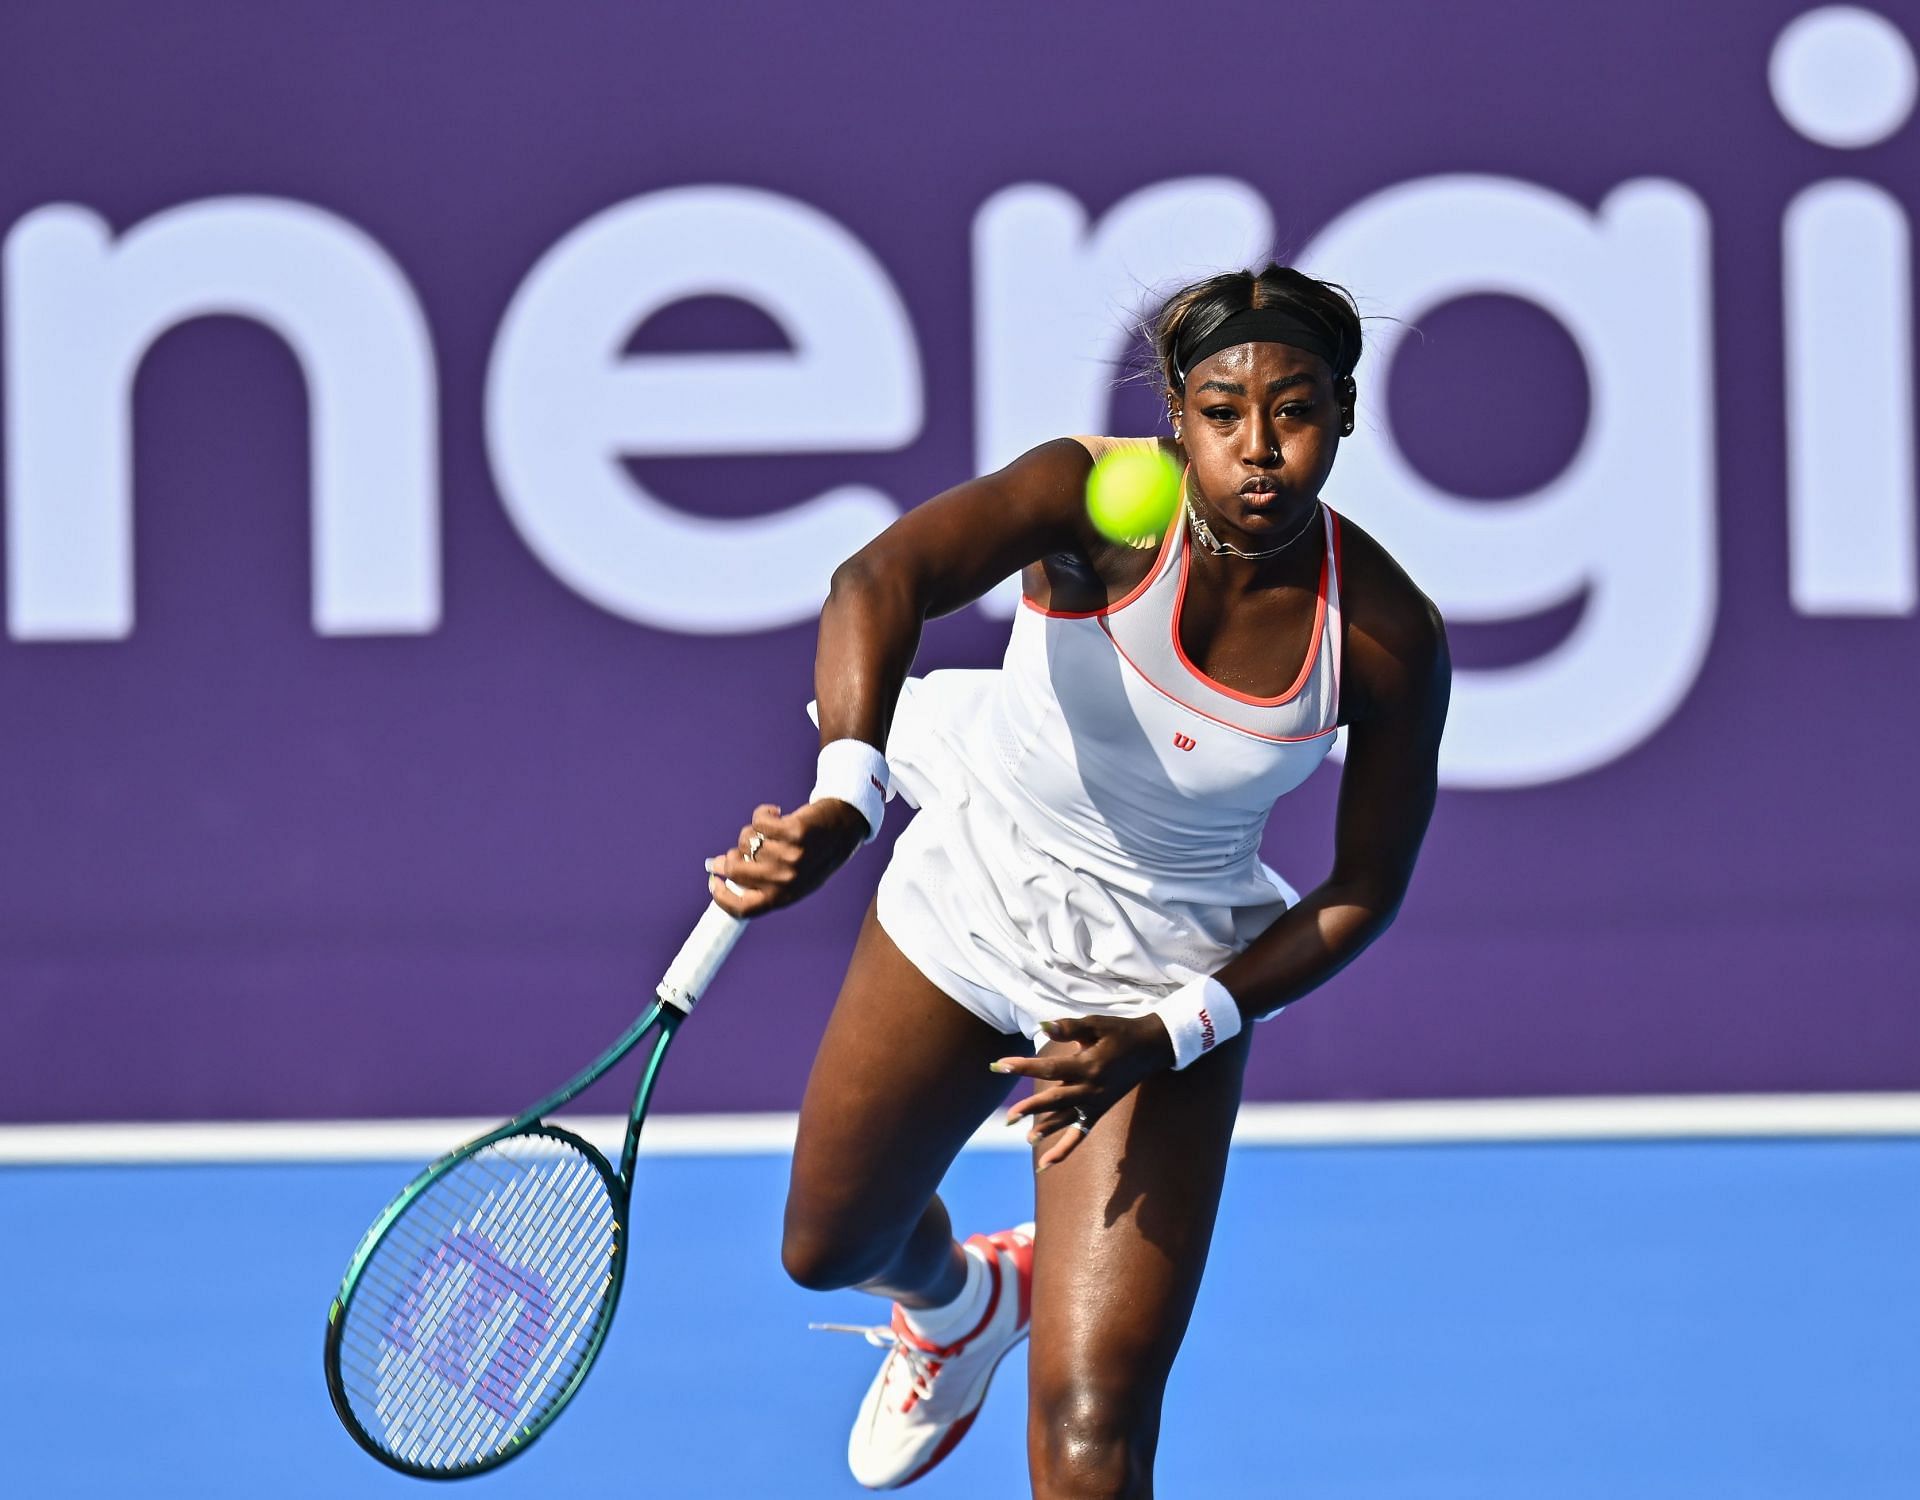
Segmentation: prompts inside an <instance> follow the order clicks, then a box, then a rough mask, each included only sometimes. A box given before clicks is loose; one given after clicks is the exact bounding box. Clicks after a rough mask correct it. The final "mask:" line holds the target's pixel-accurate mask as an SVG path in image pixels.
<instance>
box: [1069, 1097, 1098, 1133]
mask: <svg viewBox="0 0 1920 1500" xmlns="http://www.w3.org/2000/svg"><path fill="white" fill-rule="evenodd" d="M1073 1128H1074V1129H1075V1130H1077V1131H1079V1132H1080V1133H1081V1134H1082V1135H1085V1134H1086V1133H1087V1132H1088V1131H1090V1130H1092V1129H1093V1121H1091V1120H1089V1119H1088V1118H1087V1112H1086V1111H1085V1110H1084V1109H1082V1108H1080V1106H1079V1105H1077V1104H1076V1105H1075V1106H1074V1107H1073Z"/></svg>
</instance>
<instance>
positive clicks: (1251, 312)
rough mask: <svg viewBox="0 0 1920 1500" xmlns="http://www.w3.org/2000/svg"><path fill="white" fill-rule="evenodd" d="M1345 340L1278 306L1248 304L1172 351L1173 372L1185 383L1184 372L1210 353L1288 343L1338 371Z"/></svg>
mask: <svg viewBox="0 0 1920 1500" xmlns="http://www.w3.org/2000/svg"><path fill="white" fill-rule="evenodd" d="M1343 342H1344V340H1336V339H1331V338H1328V337H1327V334H1326V331H1325V330H1324V329H1321V328H1316V327H1315V326H1314V325H1313V324H1311V323H1308V322H1306V321H1304V320H1303V319H1300V318H1297V317H1295V316H1294V315H1293V314H1292V313H1290V312H1287V311H1286V310H1284V309H1283V308H1278V307H1250V308H1247V309H1246V310H1245V311H1243V312H1237V313H1230V314H1229V315H1228V316H1227V317H1225V318H1223V319H1222V320H1221V321H1220V322H1219V323H1218V324H1217V325H1216V326H1215V327H1214V329H1213V331H1212V332H1210V333H1207V334H1203V335H1202V336H1201V337H1200V338H1197V339H1195V340H1194V341H1193V343H1192V344H1191V345H1190V346H1189V345H1187V344H1184V343H1183V344H1181V345H1179V346H1178V347H1177V348H1175V350H1174V352H1173V371H1174V374H1175V375H1176V376H1178V377H1179V380H1180V383H1181V384H1182V385H1185V384H1186V383H1187V371H1189V370H1191V369H1192V368H1193V367H1194V366H1195V365H1197V364H1199V363H1200V361H1201V360H1203V359H1205V358H1206V357H1207V356H1208V355H1210V354H1218V353H1219V352H1220V351H1221V350H1222V349H1231V348H1233V346H1234V345H1235V344H1287V345H1290V346H1291V347H1293V348H1295V349H1304V350H1306V351H1307V353H1309V354H1317V355H1319V356H1320V357H1321V358H1322V359H1324V360H1325V361H1326V362H1327V363H1328V364H1330V365H1332V366H1333V367H1334V369H1335V370H1336V371H1337V370H1338V369H1339V368H1340V359H1339V355H1340V344H1341V343H1343Z"/></svg>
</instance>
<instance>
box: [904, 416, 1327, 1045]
mask: <svg viewBox="0 0 1920 1500" xmlns="http://www.w3.org/2000/svg"><path fill="white" fill-rule="evenodd" d="M1081 441H1082V442H1084V443H1086V444H1087V446H1088V447H1089V448H1093V447H1094V444H1095V443H1096V442H1101V443H1102V445H1103V446H1105V445H1106V444H1110V443H1112V442H1113V441H1114V440H1111V439H1109V440H1091V439H1082V440H1081ZM1138 441H1151V440H1150V439H1141V440H1138ZM1321 517H1322V525H1321V529H1322V545H1323V549H1324V550H1323V555H1322V560H1321V566H1320V583H1319V589H1318V604H1317V607H1316V609H1315V615H1314V625H1313V639H1312V642H1311V643H1310V645H1309V646H1308V649H1307V652H1306V657H1305V661H1304V663H1303V665H1302V667H1301V670H1300V674H1299V677H1298V679H1297V680H1296V681H1295V682H1294V683H1293V684H1292V685H1291V686H1290V687H1289V688H1288V690H1287V691H1286V692H1285V693H1282V694H1281V695H1279V696H1278V697H1275V698H1256V697H1253V696H1251V695H1249V694H1246V693H1241V692H1238V691H1236V690H1235V689H1233V688H1229V687H1226V686H1224V685H1222V684H1220V683H1218V682H1215V681H1214V680H1213V679H1212V678H1210V677H1208V676H1207V675H1206V674H1205V673H1204V672H1202V671H1200V670H1199V668H1197V667H1196V666H1195V665H1194V664H1193V663H1192V662H1191V661H1190V660H1189V659H1188V658H1187V655H1186V653H1185V651H1183V650H1182V649H1181V646H1180V631H1179V624H1180V606H1181V601H1182V600H1183V598H1184V597H1185V594H1186V589H1187V584H1188V574H1189V558H1190V547H1191V542H1190V539H1189V536H1188V530H1187V527H1186V525H1185V524H1184V523H1183V522H1182V521H1176V523H1175V524H1174V525H1173V526H1172V527H1171V528H1169V530H1168V532H1167V535H1166V537H1165V539H1164V541H1163V542H1162V544H1161V547H1160V551H1159V554H1158V556H1157V558H1156V559H1155V562H1154V565H1153V567H1152V569H1151V570H1150V571H1149V573H1148V574H1147V576H1146V578H1145V579H1143V580H1142V581H1141V582H1140V584H1139V585H1138V586H1137V587H1135V588H1134V589H1133V590H1132V591H1131V592H1130V593H1128V594H1127V595H1126V597H1125V598H1123V599H1120V600H1118V601H1116V602H1115V603H1113V604H1111V605H1109V606H1108V607H1107V608H1105V609H1101V610H1094V611H1089V612H1086V613H1069V612H1062V611H1057V610H1048V609H1042V608H1041V607H1039V606H1038V605H1035V604H1034V603H1033V602H1032V601H1030V600H1023V602H1022V607H1021V609H1020V610H1019V612H1018V614H1017V616H1016V617H1015V620H1014V623H1013V631H1012V635H1011V638H1010V639H1009V641H1008V643H1007V652H1006V657H1005V660H1004V662H1003V664H1002V666H1001V667H1000V669H999V670H998V671H987V672H934V673H931V674H929V675H928V676H927V677H926V678H925V679H916V680H915V681H913V682H910V683H909V684H908V689H907V692H906V693H905V694H904V695H903V698H902V701H901V704H900V706H899V709H898V711H897V713H896V716H895V722H894V728H893V731H892V734H891V735H890V737H889V740H888V744H887V759H888V762H889V763H890V765H891V767H892V770H893V780H894V785H895V787H896V789H897V790H898V791H899V792H900V794H901V795H903V796H904V797H905V798H906V799H907V800H908V801H910V802H912V803H913V804H914V805H916V806H918V807H920V808H921V809H922V811H921V814H920V816H919V817H918V818H916V819H915V821H914V823H913V824H912V825H911V826H910V827H909V828H908V830H907V832H906V833H905V834H904V835H903V836H902V838H901V840H900V843H899V845H898V846H897V847H896V850H895V856H894V861H893V863H892V865H890V866H889V868H888V871H887V874H886V876H885V877H884V879H883V881H882V884H881V889H880V896H879V901H880V919H881V922H882V925H883V926H885V927H886V929H887V932H888V934H889V935H890V936H891V937H893V939H894V941H895V943H896V944H897V945H898V946H899V947H900V948H901V949H902V951H903V952H905V953H906V954H907V956H908V957H909V958H911V959H913V960H914V961H915V962H916V963H917V964H919V966H920V967H921V968H922V970H923V972H926V973H927V974H928V975H929V977H930V978H933V979H934V981H935V982H936V983H937V984H940V985H941V987H942V988H945V989H947V990H948V992H949V993H953V994H955V995H956V998H959V999H961V1000H962V1001H963V1003H969V1005H970V1008H974V1009H983V1007H985V1005H986V1003H987V1001H986V999H985V997H988V996H994V997H1000V998H1001V999H1002V1000H1005V999H1006V998H1008V997H1011V998H1012V999H1013V1000H1014V1001H1015V1003H1016V1007H1017V1015H1016V1016H1015V1020H1016V1021H1017V1023H1018V1024H1019V1025H1020V1027H1021V1029H1025V1030H1028V1031H1029V1032H1031V1030H1032V1026H1037V1024H1038V1021H1040V1020H1045V1019H1047V1018H1048V1017H1049V1016H1056V1015H1061V1014H1068V1013H1075V1014H1078V1013H1089V1012H1109V1013H1114V1014H1129V1013H1137V1012H1138V1011H1139V1010H1143V1009H1145V1008H1146V1006H1147V1005H1148V1004H1150V1003H1151V1001H1152V999H1154V998H1157V997H1158V996H1159V995H1161V994H1164V993H1166V992H1167V991H1168V990H1170V989H1172V988H1174V987H1175V986H1177V985H1179V984H1182V983H1185V982H1186V981H1187V980H1189V979H1192V978H1194V977H1197V976H1198V975H1200V974H1205V973H1212V972H1213V971H1214V970H1216V969H1217V968H1219V967H1220V965H1221V964H1222V963H1224V962H1225V961H1226V959H1227V958H1229V957H1231V956H1232V954H1233V953H1235V952H1238V951H1239V949H1241V948H1242V947H1244V946H1245V945H1246V943H1248V942H1249V941H1251V940H1252V938H1253V937H1254V936H1255V935H1256V934H1257V933H1258V932H1260V931H1261V930H1263V929H1264V928H1265V927H1266V926H1267V925H1268V924H1269V923H1270V922H1272V921H1273V919H1274V918H1275V917H1277V916H1278V915H1279V914H1280V912H1281V911H1283V910H1284V909H1285V908H1286V907H1287V906H1288V905H1290V904H1291V903H1292V902H1293V901H1295V900H1297V899H1298V898H1297V897H1296V896H1295V894H1294V893H1293V891H1292V889H1291V888H1290V887H1289V886H1288V885H1287V884H1286V882H1284V881H1283V880H1281V879H1280V877H1279V876H1278V875H1276V874H1275V873H1274V872H1273V871H1272V870H1270V869H1268V868H1267V867H1266V866H1265V865H1264V864H1263V863H1261V860H1260V856H1259V848H1260V839H1261V835H1262V833H1263V832H1264V830H1265V828H1266V824H1267V817H1268V814H1269V813H1270V812H1271V810H1272V807H1273V804H1274V802H1275V801H1276V800H1277V799H1279V798H1280V797H1282V796H1284V795H1285V794H1286V793H1288V792H1290V791H1292V790H1293V789H1294V788H1295V787H1297V786H1299V785H1300V784H1301V783H1302V782H1304V781H1305V780H1306V779H1307V777H1308V776H1310V775H1312V773H1313V772H1314V770H1315V769H1316V768H1317V767H1318V766H1319V765H1320V763H1321V761H1322V760H1324V759H1325V758H1326V755H1327V752H1328V750H1329V749H1331V748H1332V745H1333V739H1334V733H1335V728H1336V721H1337V716H1338V713H1339V703H1340V647H1341V629H1340V528H1339V521H1338V518H1337V517H1336V516H1335V515H1334V514H1333V512H1332V511H1331V510H1329V509H1327V508H1326V507H1325V506H1324V505H1323V506H1322V507H1321ZM974 992H977V993H974ZM989 1018H990V1019H994V1020H995V1021H996V1024H1004V1017H1003V1016H1001V1015H999V1014H998V1013H997V1012H996V1014H995V1015H993V1016H990V1017H989ZM1029 1021H1031V1022H1032V1026H1030V1025H1029V1024H1028V1022H1029Z"/></svg>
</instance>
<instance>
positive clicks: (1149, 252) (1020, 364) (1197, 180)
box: [973, 177, 1273, 617]
mask: <svg viewBox="0 0 1920 1500" xmlns="http://www.w3.org/2000/svg"><path fill="white" fill-rule="evenodd" d="M1272 234H1273V220H1272V216H1271V215H1270V213H1269V212H1268V209H1267V204H1266V200H1265V199H1263V198H1262V197H1261V196H1260V195H1259V194H1258V193H1256V192H1255V191H1254V190H1253V189H1252V188H1250V187H1248V186H1247V185H1246V184H1245V183H1244V182H1237V181H1235V180H1233V179H1232V178H1227V177H1183V178H1179V179H1176V180H1174V181H1171V182H1161V183H1156V184H1154V185H1153V186H1151V187H1145V188H1141V189H1140V190H1139V191H1138V192H1135V193H1131V194H1129V195H1128V196H1127V197H1125V198H1123V199H1121V200H1120V202H1118V203H1116V204H1115V205H1114V206H1113V207H1112V208H1111V209H1109V210H1108V211H1107V213H1106V214H1105V215H1104V216H1103V217H1102V218H1101V219H1100V221H1099V223H1098V224H1090V223H1089V221H1088V218H1087V211H1086V210H1085V209H1084V208H1083V207H1081V205H1080V202H1079V200H1078V199H1076V198H1075V197H1074V196H1073V195H1072V194H1071V193H1069V192H1067V191H1065V190H1064V189H1062V188H1057V187H1050V186H1046V185H1044V184H1039V183H1026V184H1022V185H1020V186H1018V187H1010V188H1005V189H1002V190H1001V191H1000V192H998V193H995V194H994V195H993V196H992V197H991V198H989V199H988V200H987V201H986V203H984V204H983V205H982V206H981V208H980V211H979V213H977V214H976V215H975V216H974V220H973V298H974V433H975V441H974V461H975V464H976V467H977V471H978V472H979V473H982V474H985V473H990V472H991V471H993V470H995V469H998V468H1000V467H1001V466H1003V465H1005V464H1007V463H1009V462H1011V461H1012V460H1013V459H1015V458H1018V457H1019V456H1020V455H1021V454H1022V453H1024V452H1026V451H1027V450H1028V449H1029V448H1032V447H1034V446H1036V445H1037V444H1040V443H1044V442H1046V441H1048V440H1049V439H1050V438H1058V437H1067V436H1070V435H1072V434H1074V433H1081V432H1104V431H1105V430H1106V423H1107V412H1108V409H1109V407H1110V406H1111V404H1112V401H1113V382H1114V362H1115V360H1117V359H1118V358H1119V357H1120V356H1121V355H1122V354H1123V353H1124V352H1125V350H1126V347H1127V344H1128V342H1129V339H1130V337H1131V333H1132V330H1133V327H1134V324H1135V321H1136V320H1137V319H1138V318H1139V316H1140V315H1141V313H1142V312H1143V311H1145V310H1146V304H1147V303H1148V302H1149V301H1150V300H1151V294H1152V291H1153V289H1154V288H1156V287H1160V286H1164V285H1167V284H1178V283H1180V282H1185V281H1191V280H1194V279H1195V278H1197V277H1200V276H1204V275H1210V274H1212V273H1213V272H1215V271H1218V270H1220V269H1221V268H1222V267H1226V266H1239V265H1245V264H1247V263H1248V262H1249V261H1255V262H1257V261H1259V260H1264V259H1265V258H1266V255H1267V252H1268V248H1269V244H1270V241H1271V239H1272ZM1018 602H1019V581H1018V580H1017V579H1009V580H1007V582H1006V583H1004V584H1002V585H1001V586H1000V587H999V588H998V589H996V590H994V591H993V593H991V594H989V595H988V596H987V597H986V598H985V599H983V600H982V601H981V604H982V607H983V608H985V609H987V610H988V611H989V612H990V613H993V614H997V615H1001V616H1003V617H1004V616H1007V615H1010V614H1011V613H1012V611H1013V609H1014V608H1015V607H1016V606H1017V604H1018Z"/></svg>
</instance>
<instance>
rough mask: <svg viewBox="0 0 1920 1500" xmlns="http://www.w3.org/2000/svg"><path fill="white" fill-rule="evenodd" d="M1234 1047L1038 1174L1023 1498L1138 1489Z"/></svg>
mask: <svg viewBox="0 0 1920 1500" xmlns="http://www.w3.org/2000/svg"><path fill="white" fill-rule="evenodd" d="M1247 1043H1248V1038H1247V1037H1246V1036H1245V1035H1242V1036H1240V1037H1238V1038H1236V1039H1235V1040H1234V1041H1232V1042H1230V1043H1228V1044H1227V1045H1226V1046H1224V1047H1222V1048H1221V1049H1220V1050H1219V1051H1218V1052H1216V1053H1214V1054H1212V1055H1211V1056H1209V1057H1207V1058H1206V1059H1204V1060H1203V1061H1202V1062H1199V1063H1196V1064H1195V1065H1194V1066H1193V1067H1192V1068H1190V1069H1187V1070H1184V1071H1182V1072H1178V1073H1174V1072H1166V1073H1156V1074H1154V1075H1153V1076H1152V1077H1150V1078H1148V1079H1147V1080H1146V1081H1145V1082H1144V1083H1142V1084H1141V1085H1140V1086H1139V1087H1138V1088H1136V1089H1134V1090H1133V1091H1132V1092H1131V1093H1129V1094H1127V1095H1126V1096H1125V1097H1124V1098H1122V1099H1121V1101H1120V1102H1119V1103H1118V1104H1116V1105H1115V1106H1114V1107H1113V1108H1112V1109H1110V1110H1109V1111H1108V1112H1107V1113H1106V1114H1105V1115H1104V1116H1103V1117H1102V1118H1101V1119H1100V1120H1099V1121H1098V1122H1097V1123H1096V1124H1095V1125H1094V1128H1093V1129H1092V1131H1091V1132H1090V1133H1089V1134H1088V1135H1087V1138H1086V1139H1085V1140H1084V1141H1082V1142H1080V1143H1079V1145H1078V1146H1077V1147H1076V1148H1075V1149H1074V1151H1073V1152H1072V1153H1071V1154H1070V1155H1069V1156H1067V1157H1066V1158H1065V1159H1064V1160H1062V1161H1059V1162H1057V1163H1055V1164H1054V1165H1052V1166H1050V1167H1049V1168H1048V1169H1047V1170H1046V1171H1045V1172H1043V1173H1041V1174H1040V1175H1039V1177H1038V1179H1037V1183H1036V1190H1037V1197H1038V1222H1039V1226H1040V1228H1039V1234H1038V1236H1037V1243H1036V1247H1035V1256H1034V1287H1033V1340H1032V1343H1031V1345H1030V1349H1031V1353H1030V1354H1029V1356H1028V1371H1029V1410H1028V1426H1027V1447H1028V1464H1029V1468H1030V1471H1031V1473H1032V1477H1033V1494H1034V1497H1035V1500H1092V1497H1100V1500H1110V1497H1111V1500H1119V1497H1125V1500H1144V1497H1147V1496H1150V1495H1152V1493H1153V1457H1154V1451H1155V1448H1156V1446H1157V1445H1158V1441H1159V1436H1160V1406H1161V1397H1162V1395H1163V1394H1164V1392H1165V1389H1166V1383H1167V1375H1168V1372H1169V1371H1170V1370H1171V1369H1172V1367H1173V1358H1174V1355H1175V1354H1176V1353H1177V1352H1178V1351H1179V1348H1180V1342H1181V1340H1182V1339H1183V1338H1184V1337H1185V1336H1186V1331H1187V1320H1188V1318H1189V1316H1190V1315H1191V1314H1192V1312H1193V1300H1194V1296H1195V1294H1196V1293H1197V1292H1198V1291H1199V1288H1200V1276H1201V1272H1202V1271H1203V1270H1204V1269H1205V1268H1206V1262H1207V1248H1208V1246H1209V1245H1210V1244H1211V1242H1212V1238H1213V1223H1214V1215H1215V1212H1216V1210H1217V1209H1218V1208H1219V1203H1220V1186H1221V1183H1222V1181H1223V1180H1224V1179H1225V1176H1226V1166H1227V1145H1228V1141H1229V1139H1230V1137H1231V1135H1232V1133H1233V1118H1234V1114H1235V1112H1236V1111H1237V1110H1238V1108H1239V1103H1240V1082H1241V1075H1242V1073H1243V1072H1244V1071H1245V1068H1246V1058H1247ZM1055 1045H1058V1044H1055ZM1040 1149H1042V1150H1044V1149H1045V1142H1043V1143H1042V1146H1041V1148H1040Z"/></svg>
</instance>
